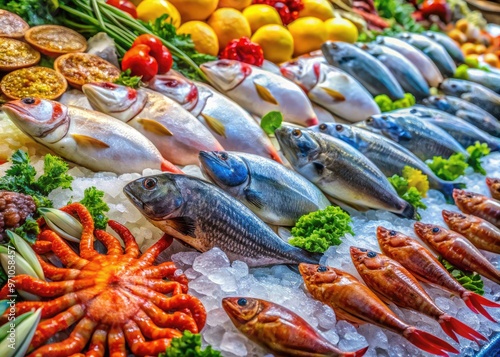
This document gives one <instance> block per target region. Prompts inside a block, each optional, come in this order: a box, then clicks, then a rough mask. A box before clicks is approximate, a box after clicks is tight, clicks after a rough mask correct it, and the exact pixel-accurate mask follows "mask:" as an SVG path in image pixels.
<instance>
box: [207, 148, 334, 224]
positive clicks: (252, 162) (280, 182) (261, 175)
mask: <svg viewBox="0 0 500 357" xmlns="http://www.w3.org/2000/svg"><path fill="white" fill-rule="evenodd" d="M200 162H201V165H202V169H203V172H204V174H205V175H206V176H207V177H208V178H210V179H211V180H212V181H213V182H214V183H215V184H216V185H217V186H219V187H220V188H222V189H223V190H224V191H225V192H226V193H228V194H230V195H231V196H233V197H234V198H236V199H238V200H239V201H240V202H242V203H243V204H244V205H245V206H247V207H248V208H250V209H251V210H252V211H253V212H254V213H255V214H256V215H257V216H259V217H260V218H261V219H262V220H263V221H264V222H266V223H269V224H273V225H277V226H293V225H295V223H296V222H297V220H298V219H299V218H300V217H302V216H303V215H305V214H308V213H310V212H315V211H317V210H320V209H325V208H326V207H328V206H329V205H330V201H328V199H327V198H326V197H325V195H323V193H322V192H321V191H320V190H319V189H318V188H317V187H316V186H314V185H313V184H312V183H311V182H309V181H308V180H306V179H305V178H304V177H302V176H300V175H299V174H297V173H296V172H295V171H292V170H290V169H288V168H286V167H285V166H283V165H280V164H278V163H277V162H274V161H272V160H269V159H265V158H263V157H260V156H257V155H252V154H245V153H236V152H225V151H221V152H218V151H214V152H207V151H202V152H200Z"/></svg>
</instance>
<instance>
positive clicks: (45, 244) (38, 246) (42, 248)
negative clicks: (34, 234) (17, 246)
mask: <svg viewBox="0 0 500 357" xmlns="http://www.w3.org/2000/svg"><path fill="white" fill-rule="evenodd" d="M31 248H33V250H34V251H35V253H37V254H47V253H48V252H50V251H51V250H52V242H49V241H46V240H37V241H36V242H35V244H33V245H32V246H31Z"/></svg>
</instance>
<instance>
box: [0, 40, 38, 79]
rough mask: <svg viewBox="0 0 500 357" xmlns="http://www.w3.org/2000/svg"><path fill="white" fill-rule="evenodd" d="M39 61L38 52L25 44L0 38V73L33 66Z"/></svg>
mask: <svg viewBox="0 0 500 357" xmlns="http://www.w3.org/2000/svg"><path fill="white" fill-rule="evenodd" d="M39 61H40V52H38V51H37V50H35V49H33V48H32V47H31V46H30V45H28V44H27V43H25V42H21V41H18V40H14V39H13V38H4V37H0V71H13V70H15V69H19V68H24V67H30V66H34V65H35V64H37V63H38V62H39Z"/></svg>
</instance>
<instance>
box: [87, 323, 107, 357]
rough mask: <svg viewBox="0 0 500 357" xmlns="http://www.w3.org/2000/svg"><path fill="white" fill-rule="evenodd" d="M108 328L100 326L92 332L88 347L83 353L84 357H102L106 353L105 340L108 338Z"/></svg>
mask: <svg viewBox="0 0 500 357" xmlns="http://www.w3.org/2000/svg"><path fill="white" fill-rule="evenodd" d="M108 330H109V328H108V327H107V326H106V325H104V324H100V325H99V326H97V328H96V329H95V330H94V334H93V335H92V339H91V340H90V345H89V347H88V349H87V353H85V357H103V356H104V353H105V352H106V339H107V338H108Z"/></svg>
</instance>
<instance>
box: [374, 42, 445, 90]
mask: <svg viewBox="0 0 500 357" xmlns="http://www.w3.org/2000/svg"><path fill="white" fill-rule="evenodd" d="M375 42H376V43H378V44H379V45H384V46H387V47H390V48H392V49H393V50H395V51H397V52H398V53H400V54H402V55H403V56H404V57H405V58H406V59H407V60H408V61H410V62H411V63H413V65H414V66H415V67H417V68H418V70H419V71H420V73H421V74H422V76H424V78H425V80H426V81H427V83H428V84H429V85H430V86H431V87H437V86H438V85H439V83H441V82H442V81H443V75H442V74H441V72H440V71H439V69H438V68H437V66H436V65H435V64H434V62H432V60H431V59H430V58H429V57H427V56H426V55H425V54H424V53H423V52H422V51H420V50H419V49H418V48H416V47H414V46H412V45H410V44H408V43H406V42H404V41H402V40H400V39H398V38H394V37H384V36H377V39H376V40H375Z"/></svg>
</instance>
